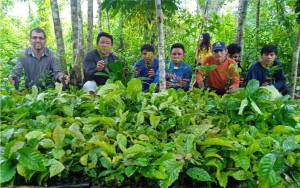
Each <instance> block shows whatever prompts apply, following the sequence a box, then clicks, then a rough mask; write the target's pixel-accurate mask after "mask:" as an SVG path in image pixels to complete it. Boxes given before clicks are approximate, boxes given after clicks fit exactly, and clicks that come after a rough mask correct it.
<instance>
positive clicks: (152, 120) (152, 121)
mask: <svg viewBox="0 0 300 188" xmlns="http://www.w3.org/2000/svg"><path fill="white" fill-rule="evenodd" d="M159 121H160V116H154V115H150V124H151V126H152V127H153V128H154V129H156V127H157V125H158V124H159Z"/></svg>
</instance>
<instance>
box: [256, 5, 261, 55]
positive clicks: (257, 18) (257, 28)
mask: <svg viewBox="0 0 300 188" xmlns="http://www.w3.org/2000/svg"><path fill="white" fill-rule="evenodd" d="M259 22H260V0H257V5H256V49H257V51H259V46H258V40H259Z"/></svg>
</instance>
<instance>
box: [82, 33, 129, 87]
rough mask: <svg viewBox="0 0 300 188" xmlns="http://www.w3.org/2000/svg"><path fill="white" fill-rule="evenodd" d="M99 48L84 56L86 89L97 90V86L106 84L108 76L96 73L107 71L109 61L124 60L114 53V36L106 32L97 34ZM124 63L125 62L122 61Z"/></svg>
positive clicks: (125, 69)
mask: <svg viewBox="0 0 300 188" xmlns="http://www.w3.org/2000/svg"><path fill="white" fill-rule="evenodd" d="M96 44H97V46H98V47H97V49H94V50H93V51H90V52H88V53H87V54H86V55H85V57H84V81H83V82H84V85H83V88H84V91H85V92H89V91H91V92H95V91H96V89H97V86H99V85H104V84H105V83H106V80H107V79H108V77H107V76H104V75H95V73H97V72H103V73H107V72H106V70H105V69H106V67H107V64H108V63H114V62H116V61H118V62H122V61H121V60H120V59H119V58H118V57H117V56H115V55H114V54H113V53H112V46H113V37H112V36H111V35H110V34H108V33H105V32H100V33H99V34H98V36H97V41H96ZM122 64H123V62H122ZM123 69H124V72H125V74H127V73H128V70H127V68H126V67H125V65H124V64H123Z"/></svg>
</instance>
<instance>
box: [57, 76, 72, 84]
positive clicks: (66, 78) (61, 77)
mask: <svg viewBox="0 0 300 188" xmlns="http://www.w3.org/2000/svg"><path fill="white" fill-rule="evenodd" d="M63 78H65V84H66V85H68V84H69V82H70V77H69V76H68V75H63V76H60V77H58V80H59V81H60V82H62V80H63Z"/></svg>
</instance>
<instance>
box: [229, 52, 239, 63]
mask: <svg viewBox="0 0 300 188" xmlns="http://www.w3.org/2000/svg"><path fill="white" fill-rule="evenodd" d="M228 57H229V58H231V59H233V60H234V61H235V62H237V61H238V60H239V57H240V54H239V53H234V54H232V55H230V54H229V56H228Z"/></svg>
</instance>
